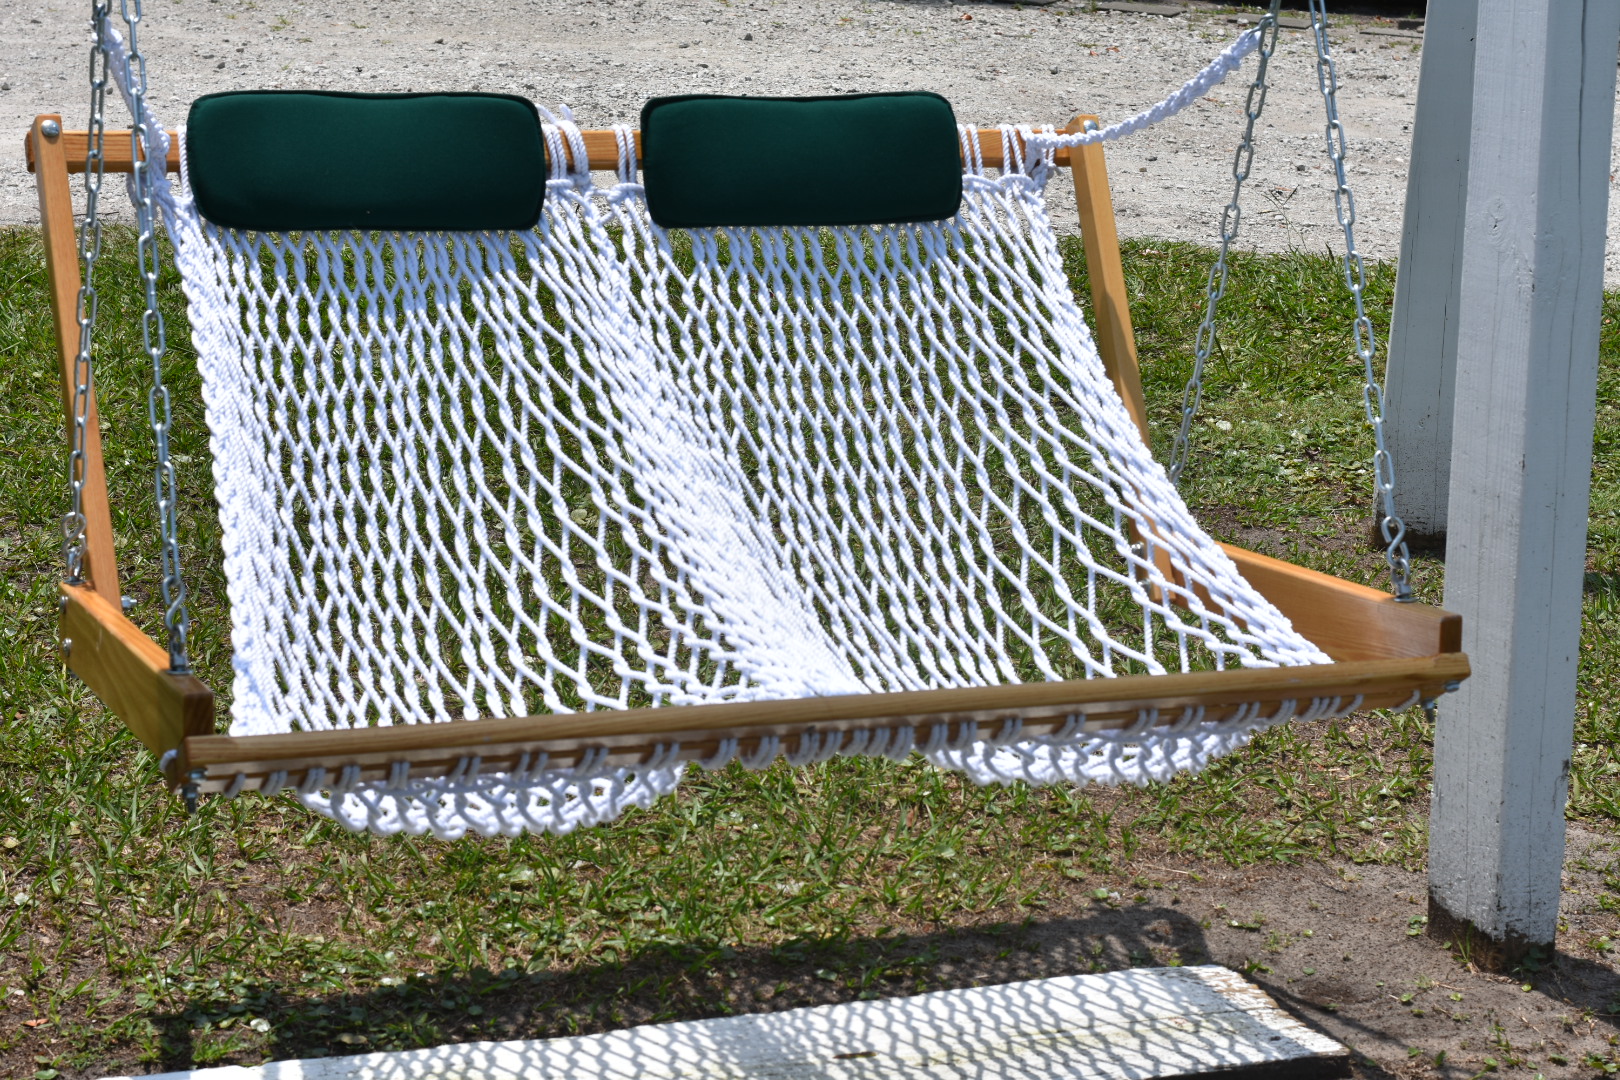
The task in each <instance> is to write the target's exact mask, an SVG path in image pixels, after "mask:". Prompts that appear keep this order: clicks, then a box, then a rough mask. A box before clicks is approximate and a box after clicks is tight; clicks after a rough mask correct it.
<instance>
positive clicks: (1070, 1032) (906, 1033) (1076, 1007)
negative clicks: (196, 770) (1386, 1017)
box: [144, 966, 1350, 1080]
mask: <svg viewBox="0 0 1620 1080" xmlns="http://www.w3.org/2000/svg"><path fill="white" fill-rule="evenodd" d="M1349 1064H1350V1058H1349V1052H1348V1051H1347V1050H1345V1048H1344V1047H1342V1046H1340V1045H1339V1044H1338V1043H1335V1042H1334V1041H1333V1040H1331V1039H1329V1038H1327V1037H1325V1036H1323V1035H1319V1034H1317V1033H1316V1032H1314V1031H1311V1030H1310V1029H1309V1028H1307V1027H1305V1026H1304V1025H1303V1024H1301V1023H1299V1022H1298V1021H1297V1020H1295V1019H1293V1018H1292V1017H1290V1016H1288V1015H1287V1014H1286V1013H1284V1012H1282V1011H1281V1010H1280V1009H1278V1008H1277V1006H1276V1005H1275V1003H1273V1002H1272V1000H1271V999H1270V998H1269V997H1267V996H1266V994H1265V993H1264V992H1263V991H1261V990H1259V989H1257V988H1255V987H1254V986H1252V985H1250V984H1249V983H1247V982H1245V981H1244V980H1243V979H1242V978H1241V977H1240V976H1238V975H1237V974H1236V973H1234V972H1232V971H1228V970H1227V969H1226V968H1222V967H1214V966H1204V967H1189V968H1137V969H1135V970H1132V971H1116V972H1110V973H1108V974H1103V975H1072V976H1065V977H1062V978H1056V979H1040V980H1036V981H1033V982H1022V983H1010V984H1008V985H1005V986H984V987H974V988H972V989H968V990H942V991H939V992H936V993H932V994H920V995H918V996H916V997H909V998H899V999H895V1000H891V1001H856V1002H849V1003H846V1004H842V1005H823V1006H820V1007H817V1008H813V1009H793V1010H791V1011H788V1012H778V1013H766V1014H762V1015H750V1016H729V1017H722V1018H719V1019H714V1020H691V1021H683V1022H681V1023H673V1024H653V1025H648V1026H646V1027H638V1028H630V1029H628V1030H626V1031H613V1032H608V1033H606V1034H603V1035H583V1036H575V1037H572V1038H564V1039H547V1040H540V1041H533V1042H498V1043H488V1042H486V1043H464V1044H461V1045H457V1046H441V1047H436V1048H434V1049H432V1050H410V1051H404V1052H400V1053H389V1054H361V1055H358V1056H355V1057H343V1058H315V1059H311V1060H306V1061H281V1062H274V1063H272V1064H268V1065H260V1066H257V1067H254V1068H240V1067H229V1068H218V1069H199V1070H197V1071H195V1072H183V1073H167V1074H164V1077H160V1078H153V1077H146V1078H144V1080H179V1078H181V1077H184V1078H187V1080H451V1078H455V1080H549V1078H553V1077H555V1078H559V1080H561V1078H566V1080H609V1078H612V1080H630V1078H636V1080H722V1078H724V1080H733V1078H741V1077H768V1078H772V1080H809V1078H811V1077H814V1078H816V1080H886V1078H890V1077H894V1078H899V1077H905V1078H906V1080H967V1078H969V1077H973V1078H975V1080H1065V1078H1073V1080H1081V1078H1084V1080H1147V1078H1150V1077H1151V1078H1159V1080H1165V1078H1170V1077H1188V1078H1191V1077H1203V1076H1211V1075H1219V1076H1222V1077H1228V1078H1234V1077H1243V1076H1256V1077H1259V1076H1264V1077H1266V1078H1267V1080H1279V1078H1283V1077H1295V1076H1297V1077H1310V1078H1313V1080H1314V1078H1317V1077H1336V1076H1349V1075H1350V1070H1349Z"/></svg>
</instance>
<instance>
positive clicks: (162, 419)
mask: <svg viewBox="0 0 1620 1080" xmlns="http://www.w3.org/2000/svg"><path fill="white" fill-rule="evenodd" d="M121 4H122V13H123V17H124V25H125V27H126V28H127V30H128V41H127V46H126V47H127V51H128V56H129V88H128V89H129V103H130V111H131V112H132V113H133V120H134V131H133V132H132V135H131V141H132V143H133V145H132V147H131V149H132V150H133V151H134V157H135V165H134V171H133V172H132V173H131V181H130V193H131V195H132V196H133V197H134V202H135V221H136V229H137V240H136V250H137V253H138V256H139V265H140V272H141V281H142V283H143V284H144V286H145V291H146V311H145V313H144V314H143V315H142V316H141V340H142V344H143V346H144V347H145V349H146V355H147V357H148V358H149V359H150V360H151V363H152V389H151V391H150V392H149V393H148V394H147V399H146V412H147V419H148V420H149V421H150V423H151V425H152V436H153V440H154V441H155V442H156V444H157V469H156V474H155V476H154V483H153V486H154V489H155V493H156V496H157V509H158V526H159V530H160V534H161V535H160V543H161V545H162V562H163V583H162V595H163V625H164V627H165V628H166V629H167V630H168V637H169V670H170V671H174V672H178V673H183V672H188V671H190V670H191V661H190V657H189V656H188V655H187V650H186V639H187V637H188V636H189V634H190V631H191V618H190V613H189V611H188V610H187V606H186V586H185V581H184V579H183V578H182V577H181V575H180V536H179V532H180V530H179V522H178V520H177V510H178V497H177V494H176V484H175V477H174V462H173V460H172V458H171V456H170V452H169V433H170V431H171V430H172V429H173V427H174V415H173V411H172V409H171V407H170V400H169V389H168V387H166V386H165V385H164V384H163V355H164V352H165V351H166V349H167V347H168V345H167V342H166V340H165V338H164V328H163V313H162V311H160V310H159V309H158V293H157V283H158V270H159V263H158V243H157V206H156V198H155V195H154V189H155V187H156V184H157V180H155V179H154V178H153V176H152V170H153V169H154V168H155V169H157V170H158V174H157V175H158V177H161V176H162V175H163V171H164V170H165V169H166V167H167V164H166V161H165V157H166V153H165V147H164V146H163V139H162V133H161V132H159V131H158V130H157V129H156V128H155V127H154V126H153V125H152V123H151V118H150V117H149V116H148V115H147V110H146V57H145V56H143V55H142V54H141V49H140V40H139V33H140V24H141V18H142V11H141V0H121Z"/></svg>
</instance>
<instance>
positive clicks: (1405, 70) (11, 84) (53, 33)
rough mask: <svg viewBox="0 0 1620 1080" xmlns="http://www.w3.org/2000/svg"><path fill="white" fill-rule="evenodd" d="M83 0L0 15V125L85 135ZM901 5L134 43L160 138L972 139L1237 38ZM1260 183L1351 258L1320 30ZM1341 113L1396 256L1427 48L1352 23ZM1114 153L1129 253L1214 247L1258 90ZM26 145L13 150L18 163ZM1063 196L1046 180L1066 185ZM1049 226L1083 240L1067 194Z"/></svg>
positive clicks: (153, 33) (1219, 25) (541, 13)
mask: <svg viewBox="0 0 1620 1080" xmlns="http://www.w3.org/2000/svg"><path fill="white" fill-rule="evenodd" d="M79 6H80V5H79V4H78V0H72V2H71V3H70V4H68V5H61V6H58V0H7V2H6V3H5V4H3V5H0V130H9V131H13V132H17V133H21V132H22V131H23V130H24V129H25V128H26V126H27V124H28V123H29V121H30V120H31V119H32V118H33V116H34V115H35V114H36V113H39V112H47V111H51V112H60V113H61V114H62V115H63V117H64V118H65V120H66V123H67V125H68V126H69V127H82V126H83V125H84V122H85V116H86V107H87V106H86V100H87V96H88V92H87V90H86V89H85V85H84V72H85V70H86V60H85V55H86V48H85V44H84V42H85V37H86V35H85V33H84V32H83V31H81V30H80V25H81V21H82V19H83V16H81V15H80V14H79V12H78V7H79ZM1088 6H1089V5H1085V4H1073V5H1071V4H1069V3H1064V2H1059V3H1057V4H1053V5H1051V6H1048V7H1025V8H1022V9H1020V8H1018V7H1016V6H1010V5H1003V4H982V3H964V4H953V3H939V2H894V0H796V2H793V3H783V2H780V0H773V2H763V0H653V2H652V3H648V2H647V0H597V2H595V3H589V4H579V3H562V2H559V0H499V2H493V0H455V2H445V0H404V2H401V0H391V2H387V3H381V2H352V3H338V2H336V0H147V3H146V11H147V19H148V22H147V24H146V28H145V29H144V31H143V38H142V43H143V46H144V48H145V50H146V52H147V55H148V58H149V63H150V79H151V84H152V86H153V87H154V97H153V102H154V106H155V108H156V110H157V111H158V115H159V116H160V117H161V118H163V119H164V120H165V121H166V122H167V123H170V124H174V123H177V122H179V121H180V120H181V119H183V117H184V114H185V110H186V107H187V105H188V103H189V102H190V101H191V100H192V99H193V98H195V97H197V96H198V95H200V94H205V93H211V92H214V91H219V90H231V89H244V88H252V87H284V88H324V89H343V90H426V89H463V90H465V89H477V90H488V91H503V92H510V93H519V94H526V95H528V96H531V97H533V98H535V99H536V100H538V101H541V102H545V103H551V102H556V101H565V102H567V103H568V104H569V105H570V106H571V107H572V108H573V109H574V111H575V115H576V116H577V117H578V118H579V119H580V120H581V121H582V122H583V123H584V124H586V125H587V126H606V125H608V124H610V123H613V122H615V121H634V119H635V117H636V115H637V113H638V110H639V108H640V106H641V103H642V102H643V101H644V100H645V99H647V98H648V97H651V96H653V95H658V94H669V93H676V92H692V91H716V92H727V93H749V94H823V93H836V92H839V91H848V90H891V89H928V90H934V91H938V92H939V93H942V94H944V95H945V96H946V97H947V98H949V99H950V100H951V101H952V102H953V103H954V105H955V107H956V110H957V115H958V117H959V118H961V119H963V120H969V121H973V122H975V123H979V124H983V125H993V124H998V123H1002V122H1037V123H1040V122H1056V123H1061V122H1063V121H1064V120H1066V119H1067V118H1068V117H1069V116H1070V115H1072V114H1073V113H1074V112H1076V111H1079V110H1082V109H1083V110H1086V111H1092V112H1097V113H1099V114H1101V115H1102V116H1103V117H1104V119H1105V120H1113V119H1118V118H1121V117H1123V116H1126V115H1129V114H1131V113H1133V112H1135V111H1137V110H1138V109H1140V108H1142V107H1144V106H1146V105H1149V104H1152V103H1153V102H1155V101H1157V100H1159V99H1160V98H1162V97H1164V96H1165V95H1166V94H1168V93H1169V92H1170V91H1172V90H1174V89H1175V88H1176V87H1177V86H1179V85H1180V83H1181V82H1182V80H1183V79H1185V78H1186V77H1188V76H1190V75H1191V74H1192V73H1193V72H1195V71H1196V70H1198V68H1199V67H1201V66H1202V65H1203V64H1204V63H1206V62H1207V61H1208V60H1209V59H1210V58H1212V57H1213V56H1214V55H1215V54H1216V53H1217V52H1219V50H1220V49H1221V48H1222V47H1223V46H1224V45H1225V44H1226V43H1227V42H1229V41H1230V40H1231V39H1232V38H1233V37H1234V36H1235V35H1236V34H1237V33H1239V32H1240V30H1241V29H1242V27H1241V26H1240V25H1239V24H1238V23H1237V22H1236V21H1235V20H1234V18H1233V17H1232V16H1229V15H1225V14H1219V13H1216V12H1214V11H1213V10H1212V9H1211V10H1201V9H1195V10H1193V11H1192V12H1189V13H1187V14H1184V15H1180V16H1176V17H1171V18H1166V17H1160V16H1153V15H1142V14H1127V13H1110V12H1098V13H1089V12H1087V11H1086V10H1084V9H1085V8H1086V7H1088ZM1282 36H1283V42H1282V44H1281V46H1280V47H1279V51H1278V58H1277V61H1276V64H1275V66H1274V68H1273V70H1274V72H1275V87H1274V89H1273V91H1272V93H1271V96H1270V99H1269V101H1268V111H1267V114H1266V120H1265V122H1264V123H1265V129H1264V133H1263V141H1262V145H1261V147H1260V154H1259V156H1258V159H1257V165H1256V169H1255V172H1254V175H1253V190H1252V194H1251V195H1250V203H1249V206H1250V214H1249V216H1248V217H1247V218H1246V221H1245V226H1246V232H1247V237H1246V240H1247V242H1248V243H1250V244H1253V245H1256V246H1259V247H1261V248H1263V249H1266V250H1281V249H1285V248H1288V247H1291V246H1303V247H1307V248H1311V249H1315V250H1320V249H1321V248H1322V247H1324V246H1328V245H1332V246H1335V247H1336V246H1338V243H1339V241H1338V237H1337V226H1336V225H1335V223H1334V218H1333V206H1332V197H1331V189H1330V188H1329V187H1328V186H1327V182H1328V175H1329V174H1328V172H1327V167H1326V164H1325V161H1326V159H1325V154H1324V152H1323V139H1322V128H1321V115H1322V105H1321V100H1320V96H1319V95H1318V93H1317V92H1316V87H1315V74H1314V66H1313V64H1312V54H1311V51H1310V42H1309V40H1308V34H1307V33H1305V32H1303V31H1299V30H1290V31H1284V32H1283V35H1282ZM1339 40H1340V46H1339V67H1340V75H1341V78H1342V80H1343V92H1344V100H1343V105H1342V110H1343V114H1344V116H1345V118H1346V121H1347V124H1348V129H1349V135H1350V139H1351V142H1352V144H1353V148H1354V149H1353V153H1354V157H1353V164H1352V180H1353V185H1354V187H1355V189H1356V194H1357V198H1358V207H1359V210H1360V214H1361V218H1362V221H1363V225H1362V226H1361V233H1360V236H1361V239H1362V248H1363V251H1364V252H1365V253H1366V254H1367V255H1369V256H1370V257H1373V258H1387V257H1391V256H1393V255H1395V254H1396V252H1397V249H1398V246H1399V220H1400V210H1401V205H1402V200H1403V197H1404V185H1405V167H1406V160H1407V152H1408V145H1409V142H1410V124H1411V119H1412V107H1413V105H1412V103H1413V99H1414V95H1415V89H1416V85H1417V73H1418V60H1419V48H1420V41H1419V35H1418V34H1416V33H1402V32H1401V31H1399V30H1396V29H1395V28H1394V27H1393V25H1392V24H1391V23H1390V22H1389V21H1388V20H1383V21H1375V20H1371V19H1355V20H1349V19H1346V20H1345V23H1344V26H1343V28H1342V30H1341V32H1340V35H1339ZM1252 70H1253V61H1250V62H1249V64H1248V66H1246V67H1245V69H1244V80H1243V81H1242V82H1239V81H1237V80H1233V81H1230V82H1228V84H1227V85H1225V86H1222V87H1219V88H1217V90H1216V91H1215V92H1214V93H1213V94H1212V95H1210V96H1209V97H1208V98H1206V99H1205V100H1204V101H1202V102H1200V103H1199V104H1198V105H1197V106H1196V107H1194V108H1193V109H1191V110H1189V111H1188V112H1186V113H1184V114H1183V115H1182V116H1181V117H1179V118H1177V119H1175V120H1172V121H1170V122H1169V123H1166V124H1164V125H1161V126H1160V127H1158V128H1156V129H1153V130H1150V131H1148V132H1146V133H1143V134H1140V135H1138V136H1136V137H1134V138H1132V139H1129V140H1127V141H1126V142H1124V143H1122V144H1119V145H1118V146H1117V148H1116V149H1114V150H1111V152H1110V157H1111V169H1112V171H1113V175H1114V177H1115V183H1116V199H1117V202H1118V204H1119V214H1120V224H1121V230H1122V232H1124V233H1125V234H1126V235H1134V236H1159V237H1169V238H1177V239H1190V240H1210V239H1212V238H1213V237H1214V236H1215V235H1216V230H1217V225H1218V220H1219V212H1220V207H1221V205H1222V204H1223V203H1224V200H1225V198H1226V195H1227V193H1228V191H1229V189H1230V186H1231V180H1230V168H1231V159H1232V150H1233V148H1234V146H1235V145H1236V140H1237V137H1238V134H1239V131H1240V129H1241V120H1242V107H1243V101H1244V96H1245V86H1246V80H1247V78H1248V76H1249V75H1250V73H1252ZM13 145H15V144H13ZM1061 187H1062V185H1054V190H1055V191H1056V190H1057V189H1058V188H1061ZM1054 217H1055V218H1056V219H1057V220H1058V221H1059V222H1061V223H1064V224H1065V225H1066V224H1067V223H1068V222H1070V221H1072V220H1073V219H1072V198H1067V199H1066V198H1065V197H1064V193H1062V192H1058V199H1057V202H1056V205H1055V206H1054ZM37 220H38V214H37V208H36V204H35V196H34V192H33V183H32V178H31V177H29V176H28V175H27V174H26V173H25V172H24V171H23V169H22V168H21V165H20V159H19V158H18V157H17V156H14V155H13V156H8V159H7V162H6V165H5V166H4V168H3V169H0V224H26V223H32V222H35V221H37Z"/></svg>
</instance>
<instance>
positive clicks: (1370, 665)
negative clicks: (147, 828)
mask: <svg viewBox="0 0 1620 1080" xmlns="http://www.w3.org/2000/svg"><path fill="white" fill-rule="evenodd" d="M1467 675H1468V660H1467V658H1466V657H1463V656H1461V655H1459V654H1455V653H1452V654H1447V655H1442V656H1428V657H1421V658H1419V659H1415V660H1396V661H1390V660H1360V661H1349V662H1346V663H1342V664H1315V665H1310V666H1305V667H1280V668H1254V669H1246V670H1240V671H1225V672H1192V673H1189V674H1175V675H1131V676H1122V677H1119V678H1113V679H1081V680H1075V681H1072V682H1057V683H1052V682H1043V683H1020V684H1016V685H1010V686H986V687H965V688H961V689H950V690H918V691H910V692H905V693H890V694H857V695H849V696H839V697H820V698H796V699H793V700H788V701H767V702H740V703H735V704H721V705H687V706H674V707H666V708H656V709H631V710H626V711H622V712H620V711H597V712H591V713H573V714H566V715H557V716H527V717H513V718H508V719H495V720H454V721H450V722H448V723H442V724H407V725H399V726H395V727H372V728H359V729H354V730H343V731H313V732H312V731H301V732H297V733H294V734H290V735H248V736H229V735H203V736H193V737H190V738H187V739H186V740H185V744H184V748H183V749H182V751H181V754H180V760H179V762H177V764H176V770H177V772H178V773H179V775H180V776H181V777H189V778H190V780H191V781H192V782H194V783H196V784H197V787H198V790H200V791H219V790H222V789H224V788H226V787H229V786H231V785H232V784H233V782H235V781H236V778H237V776H238V775H240V776H241V777H242V778H243V779H242V781H241V782H240V783H239V784H238V785H237V786H238V790H253V789H257V788H259V787H260V786H261V785H262V784H263V782H264V780H265V778H266V777H267V776H268V775H269V774H270V773H272V772H277V771H280V772H285V773H286V774H287V781H286V782H287V783H288V784H291V785H294V786H296V785H297V784H298V783H299V781H301V780H302V779H303V778H304V776H305V775H307V772H308V770H310V769H313V768H323V769H325V770H326V775H325V783H323V784H322V785H321V786H323V787H326V786H330V785H331V784H332V783H335V782H336V781H337V779H338V776H339V773H340V771H341V770H342V769H343V768H344V767H345V766H351V765H352V766H358V767H359V770H360V771H359V774H358V778H359V779H363V780H383V779H386V778H387V777H388V775H389V773H390V767H391V766H392V764H393V763H394V762H398V761H408V762H410V763H411V765H412V767H413V768H414V769H419V770H420V771H419V772H418V773H417V775H419V776H421V775H427V776H434V775H443V774H445V773H448V772H450V771H452V770H453V769H455V768H456V767H457V765H458V764H459V763H460V762H461V761H463V760H464V759H468V758H472V757H475V756H476V757H477V758H478V759H479V765H480V768H481V769H482V770H483V771H486V772H500V771H505V770H509V769H514V768H517V767H519V765H520V764H521V763H522V757H523V755H525V754H528V755H531V758H530V761H529V762H528V765H529V767H531V768H533V767H534V766H535V764H536V762H535V756H536V755H538V754H541V753H544V754H546V755H547V756H548V757H547V761H548V767H556V766H566V765H570V764H573V763H574V762H576V761H577V760H578V759H579V758H580V756H581V755H582V754H584V753H585V752H587V751H589V750H592V749H598V748H600V749H606V750H608V751H609V755H608V758H607V761H608V762H611V763H615V764H623V765H634V764H638V763H641V762H643V761H646V760H647V759H648V758H649V756H650V755H652V754H654V753H655V752H657V751H658V750H659V749H661V748H663V747H667V746H668V745H669V744H671V743H678V744H679V748H680V749H679V755H678V756H679V758H680V759H683V760H696V759H701V758H708V757H711V756H712V755H713V754H714V753H715V751H716V749H717V747H718V746H719V743H720V740H722V739H724V738H728V737H729V738H736V739H738V740H740V743H741V752H742V753H743V754H744V755H746V754H748V753H750V752H751V751H753V750H754V749H755V748H756V747H757V746H758V744H759V740H760V739H761V738H762V737H767V736H776V737H778V738H781V739H782V740H783V749H784V750H789V751H791V750H792V749H794V748H795V747H796V746H797V738H798V736H800V735H801V734H803V733H806V732H816V733H830V732H835V731H836V732H856V731H862V730H875V729H880V728H897V727H901V726H913V725H916V726H919V727H920V728H921V729H922V730H920V731H918V738H919V739H925V738H927V734H928V732H927V727H928V726H930V725H933V724H940V723H944V724H948V725H949V726H950V733H951V737H952V738H953V739H955V738H957V737H960V736H961V735H963V734H964V732H963V726H964V725H972V727H973V728H974V730H975V731H976V732H977V733H978V734H979V736H980V737H984V736H988V735H990V734H993V733H995V732H996V731H997V730H999V728H1000V725H1001V724H1002V723H1003V722H1004V721H1006V720H1010V719H1013V718H1018V719H1021V720H1022V722H1023V726H1022V729H1021V730H1022V732H1023V733H1024V734H1025V735H1045V734H1051V733H1052V732H1054V731H1056V730H1058V729H1060V728H1062V727H1064V726H1065V724H1066V723H1067V722H1068V718H1069V717H1070V716H1081V717H1083V719H1084V725H1085V728H1086V730H1088V731H1104V730H1109V729H1119V728H1123V727H1128V726H1130V725H1132V724H1134V723H1137V722H1138V719H1139V717H1140V716H1141V715H1142V711H1143V710H1145V709H1158V710H1160V723H1163V724H1171V723H1174V722H1175V721H1176V720H1178V719H1179V718H1181V716H1182V715H1183V713H1184V711H1185V710H1187V709H1191V708H1201V709H1203V710H1204V711H1203V713H1202V716H1203V719H1205V720H1222V719H1227V718H1229V717H1231V716H1232V715H1233V714H1235V713H1237V712H1238V711H1239V710H1240V709H1245V708H1247V709H1254V708H1256V707H1258V710H1259V714H1261V715H1265V716H1272V715H1274V714H1275V713H1276V712H1277V710H1278V709H1279V708H1285V707H1290V706H1289V705H1288V704H1287V703H1290V702H1291V703H1292V706H1291V708H1292V711H1291V712H1290V713H1289V716H1290V717H1292V716H1294V715H1297V714H1298V713H1300V712H1303V711H1304V710H1305V709H1306V708H1308V707H1309V706H1310V704H1311V701H1312V699H1313V698H1314V699H1334V700H1335V701H1336V702H1338V703H1339V704H1340V705H1341V707H1342V706H1348V705H1349V704H1350V703H1351V701H1352V700H1353V699H1354V698H1356V697H1357V696H1360V697H1361V702H1360V707H1362V708H1387V707H1392V706H1398V705H1405V704H1408V703H1410V702H1412V701H1413V700H1433V699H1434V698H1437V697H1439V696H1440V695H1441V694H1442V693H1444V692H1445V691H1446V689H1447V688H1448V687H1451V686H1454V685H1455V684H1456V683H1457V682H1458V681H1460V680H1461V679H1463V678H1466V677H1467Z"/></svg>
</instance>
